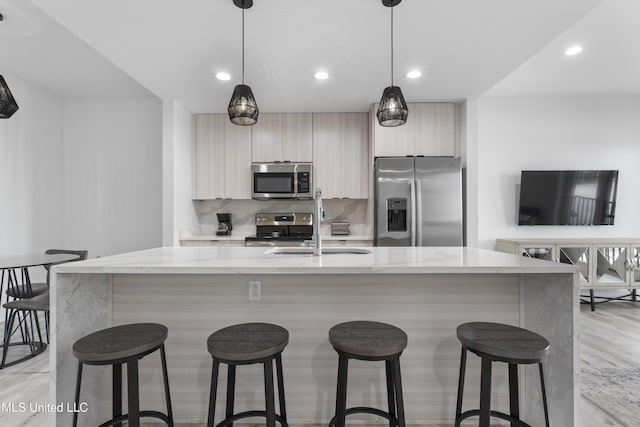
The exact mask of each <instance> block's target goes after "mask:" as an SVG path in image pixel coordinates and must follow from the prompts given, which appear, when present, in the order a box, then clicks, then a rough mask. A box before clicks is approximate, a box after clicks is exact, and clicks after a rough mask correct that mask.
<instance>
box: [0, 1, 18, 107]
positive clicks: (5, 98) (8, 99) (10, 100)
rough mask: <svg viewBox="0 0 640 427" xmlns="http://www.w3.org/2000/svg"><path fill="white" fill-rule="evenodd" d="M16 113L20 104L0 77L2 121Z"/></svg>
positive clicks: (0, 15)
mask: <svg viewBox="0 0 640 427" xmlns="http://www.w3.org/2000/svg"><path fill="white" fill-rule="evenodd" d="M2 20H4V16H2V14H1V13H0V21H2ZM16 111H18V103H17V102H16V99H15V98H14V97H13V95H12V94H11V91H10V90H9V86H7V82H5V81H4V77H2V76H1V75H0V119H8V118H9V117H11V116H13V113H15V112H16Z"/></svg>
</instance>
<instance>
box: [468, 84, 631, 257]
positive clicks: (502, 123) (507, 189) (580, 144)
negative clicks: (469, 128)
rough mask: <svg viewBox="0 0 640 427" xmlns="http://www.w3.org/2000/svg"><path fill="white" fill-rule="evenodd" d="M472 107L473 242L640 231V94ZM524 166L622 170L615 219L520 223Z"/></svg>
mask: <svg viewBox="0 0 640 427" xmlns="http://www.w3.org/2000/svg"><path fill="white" fill-rule="evenodd" d="M470 108H471V109H472V110H473V109H474V108H476V114H477V131H476V132H477V137H476V141H475V143H477V152H476V153H472V150H470V151H471V152H470V153H469V154H470V156H475V157H476V158H475V160H474V159H473V158H472V157H470V159H469V162H476V165H475V170H474V168H473V167H472V168H471V172H472V174H473V175H472V176H470V177H469V179H470V180H476V183H475V184H474V185H476V186H477V189H478V190H477V205H476V206H477V224H476V225H474V227H473V228H474V229H470V230H469V235H470V237H471V238H470V239H469V241H470V242H473V241H474V240H475V241H476V242H477V243H476V244H471V243H470V245H472V246H478V247H482V248H487V249H493V248H494V247H495V239H496V238H516V237H519V238H533V237H550V238H553V237H581V238H589V237H639V236H640V226H639V225H638V224H639V223H638V219H637V218H638V213H639V212H640V197H639V196H638V190H637V185H638V183H640V167H639V166H640V119H639V118H640V96H628V97H483V98H480V99H479V100H478V101H474V102H473V103H470ZM470 117H473V114H471V115H470ZM473 143H474V141H472V140H471V139H470V140H469V144H473ZM523 169H618V170H619V171H620V173H619V185H618V198H617V208H616V219H615V225H614V226H518V225H516V224H517V204H516V200H517V194H516V189H517V185H518V184H519V182H520V171H521V170H523ZM470 202H471V203H470V206H469V209H470V212H471V213H470V214H471V215H473V214H474V213H473V210H475V209H476V207H474V206H473V205H474V202H475V201H473V200H472V199H470ZM469 225H470V226H471V225H472V222H471V221H470V223H469Z"/></svg>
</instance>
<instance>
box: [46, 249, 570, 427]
mask: <svg viewBox="0 0 640 427" xmlns="http://www.w3.org/2000/svg"><path fill="white" fill-rule="evenodd" d="M358 249H359V250H362V249H364V248H358ZM367 249H369V250H370V253H366V254H362V253H359V254H355V253H333V254H326V255H323V256H322V257H313V256H310V255H296V254H273V251H271V252H270V253H269V252H267V251H269V250H265V248H221V247H209V248H202V247H164V248H155V249H150V250H146V251H140V252H133V253H127V254H121V255H114V256H109V257H104V258H97V259H92V260H87V261H83V262H78V263H72V264H67V265H59V266H56V267H55V268H54V269H53V272H54V274H53V277H52V287H53V291H54V292H52V301H51V306H52V324H53V325H55V327H54V328H53V334H52V344H51V347H52V351H51V353H50V357H51V367H52V373H51V384H50V393H51V401H52V403H54V402H55V403H57V404H60V403H63V404H64V405H66V404H67V402H73V394H74V390H75V388H74V387H75V376H76V369H77V361H76V360H75V359H74V358H73V355H72V353H71V345H72V344H73V342H74V341H75V340H76V339H78V338H79V337H81V336H83V335H85V334H88V333H90V332H93V331H95V330H97V329H101V328H106V327H109V326H115V325H120V324H125V323H133V322H158V323H162V324H164V325H166V326H167V327H168V328H169V337H168V339H167V342H166V352H167V358H168V370H169V380H170V385H171V392H172V402H173V411H174V416H175V421H176V422H177V423H202V422H205V421H206V414H207V402H208V398H209V385H210V384H209V381H210V378H211V357H210V355H209V354H208V352H207V347H206V338H207V337H208V336H209V334H211V333H212V332H214V331H215V330H217V329H220V328H222V327H225V326H228V325H231V324H234V323H243V322H251V321H260V322H269V323H276V324H279V325H281V326H283V327H285V328H286V329H288V330H289V334H290V342H289V345H288V346H287V348H286V349H285V350H284V352H283V355H282V357H283V367H284V380H285V390H286V398H287V413H288V418H289V424H290V425H291V426H296V425H304V424H311V423H318V424H327V423H328V422H329V420H330V419H331V417H332V415H333V410H334V406H335V388H336V377H337V365H338V357H337V355H336V353H335V352H334V351H333V349H332V348H331V345H330V344H329V342H328V331H329V329H330V328H331V326H333V325H335V324H337V323H340V322H343V321H348V320H377V321H382V322H387V323H391V324H393V325H396V326H398V327H400V328H402V329H403V330H405V332H406V333H407V335H408V337H409V345H408V348H407V349H406V351H405V352H404V353H403V355H402V357H401V359H400V360H401V365H402V380H403V389H404V395H405V410H406V417H407V421H408V425H412V426H418V425H419V426H428V425H437V424H441V423H448V424H453V422H452V420H453V417H454V413H455V402H456V391H457V381H458V370H459V362H460V344H459V342H458V341H457V339H456V327H457V326H458V325H459V324H461V323H464V322H469V321H494V322H502V323H508V324H512V325H518V326H521V327H525V328H528V329H531V330H533V331H535V332H538V333H540V334H542V335H543V336H545V337H546V338H547V339H548V340H549V341H550V343H551V351H550V355H549V358H548V361H547V371H546V380H547V392H548V396H549V403H550V415H551V421H552V425H560V426H573V425H574V415H575V411H576V408H577V401H578V400H577V399H578V397H579V388H578V372H579V362H578V361H579V359H578V335H577V331H578V330H579V329H578V324H577V319H578V310H579V308H578V274H577V268H576V267H574V266H570V265H565V264H558V263H552V262H547V261H541V260H535V259H526V258H523V257H518V256H514V255H509V254H503V253H498V252H493V251H486V250H479V249H473V248H457V247H456V248H428V247H419V248H388V247H374V248H367ZM265 252H267V253H265ZM346 252H348V251H346ZM249 281H260V282H261V295H260V297H261V298H260V301H250V300H249ZM155 358H159V356H156V355H149V356H148V357H147V358H146V359H150V360H146V359H145V360H144V361H142V363H141V364H140V376H141V378H140V387H141V408H146V409H149V408H150V409H156V410H164V403H163V397H162V384H161V376H160V375H159V372H158V371H159V369H158V363H159V362H158V361H157V360H155ZM478 360H479V359H478V358H477V357H476V356H471V355H470V356H469V358H468V369H467V382H466V387H465V408H471V407H476V408H477V405H478V396H479V389H480V387H479V362H478ZM371 365H374V366H373V367H372V366H371ZM382 366H383V365H381V366H376V364H371V363H362V364H359V363H358V362H355V363H353V366H352V367H351V366H350V372H349V397H348V405H349V406H376V407H380V408H383V409H384V408H385V405H386V403H385V402H386V391H385V390H386V389H385V383H384V369H383V368H382ZM522 372H523V373H524V376H523V379H522V380H521V381H522V392H521V396H522V397H521V403H522V407H523V413H524V414H525V420H527V421H528V422H530V423H531V424H532V425H542V424H543V421H542V409H541V408H542V407H541V403H540V401H541V398H540V389H539V380H538V376H537V369H536V367H535V365H531V366H527V367H525V368H523V369H522ZM237 375H238V377H237V380H236V409H237V410H245V409H256V407H257V409H259V408H260V407H262V405H263V385H262V371H261V369H260V367H259V365H250V366H247V367H243V368H240V369H239V370H238V374H237ZM221 377H222V379H221V380H220V386H224V384H225V382H224V381H225V380H224V378H226V374H225V372H224V370H223V371H222V372H221ZM506 383H507V375H506V365H505V367H504V369H502V367H500V366H499V365H498V366H496V367H495V368H494V379H493V384H494V398H493V404H494V405H495V406H496V407H497V408H498V409H503V410H504V409H507V408H508V401H507V393H506V388H507V387H506ZM110 384H111V379H110V371H108V370H106V369H105V368H99V367H89V369H85V370H84V372H83V385H82V390H83V391H82V395H81V400H82V401H86V402H87V404H88V405H89V407H90V411H89V412H87V413H82V414H80V420H81V425H97V424H99V423H100V422H101V421H104V420H106V419H107V418H109V417H110V415H109V414H110V407H111V403H110V389H109V387H110ZM218 405H219V406H218V408H217V410H216V413H217V414H222V413H223V412H224V410H223V409H222V408H223V406H222V405H224V398H219V399H218ZM71 417H72V414H70V413H68V412H60V413H52V414H51V418H50V420H51V425H69V424H70V420H71ZM351 419H356V420H357V419H360V420H362V421H361V422H363V423H364V424H368V425H371V424H372V423H373V422H376V423H379V424H383V423H382V421H383V420H381V419H375V418H371V417H368V416H362V418H358V417H354V418H351ZM83 420H84V421H83ZM374 420H375V421H374ZM85 423H86V424H85Z"/></svg>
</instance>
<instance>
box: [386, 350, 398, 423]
mask: <svg viewBox="0 0 640 427" xmlns="http://www.w3.org/2000/svg"><path fill="white" fill-rule="evenodd" d="M384 364H385V369H386V371H387V403H388V406H389V415H390V416H391V417H393V418H396V394H395V392H394V387H395V385H394V381H393V366H392V364H391V361H390V360H385V361H384ZM395 426H396V422H395V421H393V420H389V427H395Z"/></svg>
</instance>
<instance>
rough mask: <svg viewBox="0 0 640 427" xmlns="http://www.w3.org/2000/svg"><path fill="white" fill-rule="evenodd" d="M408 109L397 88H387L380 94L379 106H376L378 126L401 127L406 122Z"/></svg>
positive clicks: (400, 91)
mask: <svg viewBox="0 0 640 427" xmlns="http://www.w3.org/2000/svg"><path fill="white" fill-rule="evenodd" d="M408 115H409V109H408V108H407V103H406V101H405V100H404V95H402V90H401V89H400V88H399V87H398V86H388V87H386V88H385V89H384V91H383V92H382V98H381V99H380V105H379V106H378V113H377V114H376V116H377V117H378V123H380V126H385V127H394V126H402V125H403V124H405V123H406V122H407V116H408Z"/></svg>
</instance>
